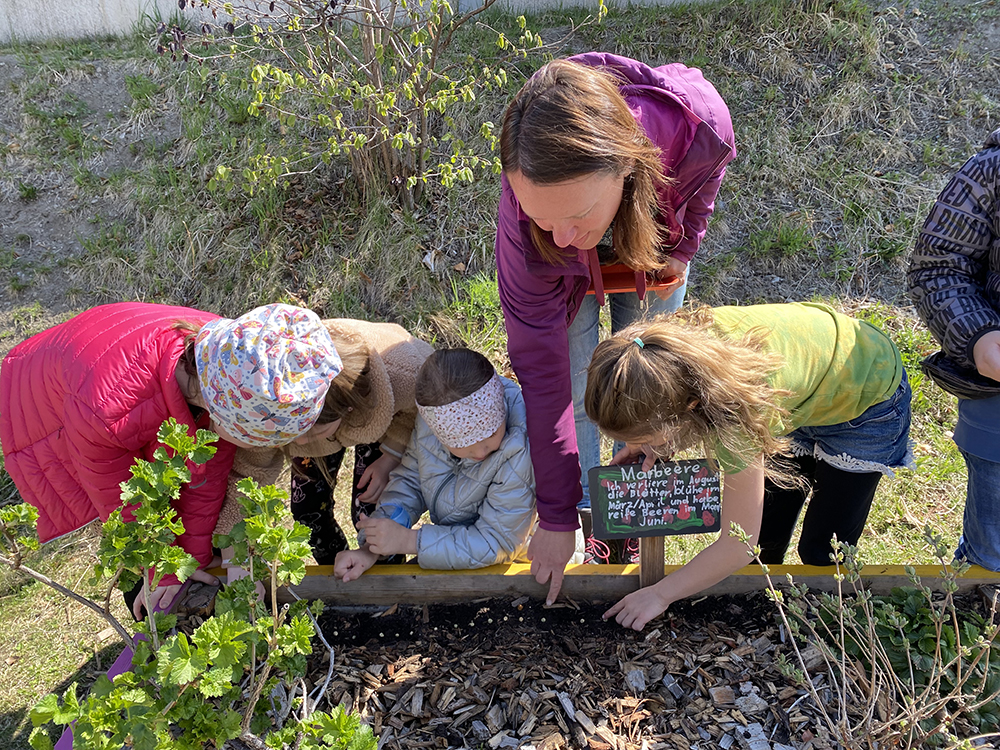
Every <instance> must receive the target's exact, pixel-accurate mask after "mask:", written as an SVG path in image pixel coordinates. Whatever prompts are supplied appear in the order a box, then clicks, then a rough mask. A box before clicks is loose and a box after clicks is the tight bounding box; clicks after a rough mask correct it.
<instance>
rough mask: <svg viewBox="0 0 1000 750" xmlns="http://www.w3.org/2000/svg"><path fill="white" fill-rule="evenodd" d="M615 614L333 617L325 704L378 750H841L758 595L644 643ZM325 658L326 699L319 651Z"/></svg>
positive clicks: (687, 616) (701, 609)
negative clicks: (788, 661) (353, 718)
mask: <svg viewBox="0 0 1000 750" xmlns="http://www.w3.org/2000/svg"><path fill="white" fill-rule="evenodd" d="M604 609H605V607H604V606H600V605H586V604H581V605H575V604H570V605H569V606H565V605H564V606H557V607H554V608H546V607H544V605H543V604H542V603H540V602H538V601H535V600H531V599H528V598H526V597H525V598H521V599H518V600H514V601H511V600H497V599H493V600H485V601H480V602H473V603H470V604H460V605H439V606H429V607H428V606H423V607H414V606H402V605H400V606H393V607H390V608H388V609H386V610H383V611H380V612H375V613H371V612H348V611H344V610H338V611H328V612H326V613H324V615H323V618H322V621H321V624H322V627H323V631H324V633H325V636H326V638H327V640H328V641H329V643H330V645H331V646H332V648H333V650H334V668H333V673H332V678H331V680H330V683H329V685H328V687H327V691H326V697H327V700H328V701H329V703H330V704H331V705H336V704H338V703H342V704H344V705H345V706H347V707H348V708H351V709H353V710H356V711H358V712H359V713H360V714H361V716H362V717H364V719H365V720H366V721H367V722H368V723H369V724H370V725H371V726H372V728H373V729H374V730H375V733H376V734H377V735H378V736H379V738H380V739H379V750H411V749H413V748H440V749H441V750H445V749H446V748H479V747H481V748H488V749H489V750H497V749H498V748H529V747H533V748H534V749H535V750H559V749H560V748H574V749H577V748H578V749H580V750H661V749H663V750H665V749H667V748H670V750H675V749H676V750H707V749H708V748H723V750H728V749H729V748H737V749H738V750H788V748H796V749H797V750H811V749H813V748H816V749H817V750H818V749H819V748H827V747H833V745H831V744H830V743H829V742H826V741H824V740H823V734H822V732H821V731H820V730H819V728H818V727H819V723H818V722H817V720H816V716H817V714H818V711H817V710H816V707H815V706H814V705H813V703H812V699H811V698H810V697H809V696H808V695H807V693H806V690H805V689H804V688H802V687H801V686H796V685H793V684H789V683H788V682H787V681H786V680H785V679H784V678H783V677H782V676H781V674H780V673H779V671H778V668H777V666H776V663H775V657H776V655H777V654H778V653H780V652H782V651H785V650H786V649H785V646H783V645H782V641H783V629H782V628H780V627H779V625H778V624H777V623H776V620H775V608H774V605H773V604H772V603H771V602H769V601H768V600H767V599H766V598H765V597H764V596H763V595H762V594H752V595H746V596H728V597H706V598H704V599H701V600H696V601H694V602H682V603H679V604H676V605H674V606H673V607H671V610H670V612H669V613H668V616H666V617H665V618H662V619H659V620H656V621H654V622H653V623H651V624H649V625H647V627H646V631H644V632H641V633H636V632H634V631H631V630H625V629H623V628H621V627H620V626H619V625H617V624H616V623H614V621H611V622H604V621H602V620H601V614H602V612H603V611H604ZM786 653H787V652H786ZM816 656H817V657H818V652H817V653H816ZM315 657H316V658H315V661H314V663H313V664H312V665H311V674H310V677H311V681H312V684H314V685H319V684H322V683H323V681H324V680H325V679H326V676H327V673H328V667H329V656H328V654H324V649H323V647H322V646H321V645H320V644H318V642H317V650H316V655H315ZM813 674H814V678H813V679H814V680H818V681H819V682H818V683H817V684H818V685H820V693H821V694H822V693H823V689H822V681H823V675H822V674H821V673H819V674H818V675H817V674H816V673H815V672H813ZM320 707H321V708H325V707H328V706H326V705H323V704H321V705H320Z"/></svg>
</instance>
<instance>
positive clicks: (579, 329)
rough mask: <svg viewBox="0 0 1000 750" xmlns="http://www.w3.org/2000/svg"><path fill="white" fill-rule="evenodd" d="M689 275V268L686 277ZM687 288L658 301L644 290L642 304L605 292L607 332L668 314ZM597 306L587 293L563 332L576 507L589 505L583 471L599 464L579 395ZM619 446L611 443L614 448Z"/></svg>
mask: <svg viewBox="0 0 1000 750" xmlns="http://www.w3.org/2000/svg"><path fill="white" fill-rule="evenodd" d="M690 277H691V273H690V271H689V272H688V278H690ZM686 291H687V280H685V282H684V284H683V285H682V286H681V287H680V288H679V289H678V290H677V291H676V292H674V293H673V294H672V295H670V297H668V298H667V299H665V300H661V299H660V298H659V297H657V296H656V293H655V292H648V293H647V294H646V299H645V300H644V304H643V303H642V302H640V301H639V295H638V293H636V292H622V293H620V294H609V295H607V300H608V304H609V305H610V306H611V333H612V334H615V333H618V332H619V331H620V330H621V329H623V328H625V327H626V326H628V325H629V324H631V323H634V322H635V321H637V320H639V319H640V318H642V317H643V316H651V315H659V314H661V313H672V312H676V311H677V310H678V309H680V306H681V305H682V304H684V293H685V292H686ZM600 310H601V307H600V305H598V304H597V297H596V296H595V295H592V294H588V295H587V296H586V297H584V299H583V304H581V305H580V311H579V312H578V313H577V315H576V318H574V319H573V323H572V324H571V325H570V327H569V330H568V331H567V333H568V335H569V366H570V377H571V379H572V384H573V417H574V419H575V420H576V445H577V448H578V449H579V451H580V469H581V470H582V472H583V476H582V481H583V499H582V500H581V501H580V504H579V506H578V507H580V508H589V507H590V491H589V487H588V482H587V472H588V471H590V470H591V469H592V468H594V467H595V466H600V465H601V436H600V434H599V433H598V431H597V425H595V424H594V423H593V422H591V421H590V420H589V419H588V418H587V412H586V411H585V410H584V408H583V394H584V393H585V392H586V390H587V366H588V365H589V364H590V358H591V357H592V356H593V354H594V349H596V348H597V343H598V341H599V334H600V325H599V324H600ZM621 447H622V445H621V444H620V443H615V450H616V451H618V450H619V449H620V448H621Z"/></svg>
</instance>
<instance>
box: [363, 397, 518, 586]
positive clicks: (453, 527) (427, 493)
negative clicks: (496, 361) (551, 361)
mask: <svg viewBox="0 0 1000 750" xmlns="http://www.w3.org/2000/svg"><path fill="white" fill-rule="evenodd" d="M501 381H503V385H504V398H505V400H506V404H507V431H506V435H505V436H504V438H503V441H502V442H501V443H500V448H499V449H497V450H496V451H495V452H494V453H492V454H490V455H489V456H487V457H486V458H485V459H484V460H483V461H473V460H471V459H467V458H466V459H461V460H460V459H457V458H455V457H454V456H452V455H451V453H449V452H448V450H447V449H446V448H445V447H444V446H443V445H442V444H441V441H440V440H438V439H437V438H436V437H435V436H434V433H433V432H431V429H430V427H428V426H427V423H426V422H425V421H424V420H423V419H421V418H420V417H417V424H416V427H415V428H414V430H413V435H412V436H411V437H410V444H409V445H408V446H407V448H406V452H405V453H404V454H403V461H402V463H401V464H400V465H399V466H397V467H396V468H395V469H394V470H393V472H392V474H390V475H389V484H388V485H387V486H386V488H385V491H384V492H383V493H382V497H381V498H380V499H379V507H378V509H377V510H376V511H375V512H374V513H373V514H372V517H373V518H389V517H390V516H391V515H392V511H393V508H392V507H390V506H398V507H401V508H403V509H404V510H405V511H406V513H407V514H408V515H409V525H410V526H413V525H414V524H415V523H416V521H417V519H419V518H420V516H421V515H422V514H423V512H424V511H425V510H426V511H429V513H430V520H431V523H430V524H426V523H425V524H424V525H423V526H421V527H420V529H419V531H418V532H417V563H418V564H419V565H420V567H421V568H430V569H435V570H464V569H470V568H483V567H486V566H487V565H494V564H496V563H506V562H512V561H513V560H516V559H518V558H523V557H524V553H525V551H526V550H527V547H528V536H529V535H530V533H531V526H532V524H533V523H534V519H535V480H534V474H533V473H532V468H531V456H530V454H529V453H528V434H527V432H526V427H525V425H526V417H525V410H524V399H523V398H522V397H521V389H520V388H518V386H517V384H516V383H514V382H513V381H510V380H507V379H506V378H501ZM358 543H359V544H363V543H364V536H363V535H359V538H358Z"/></svg>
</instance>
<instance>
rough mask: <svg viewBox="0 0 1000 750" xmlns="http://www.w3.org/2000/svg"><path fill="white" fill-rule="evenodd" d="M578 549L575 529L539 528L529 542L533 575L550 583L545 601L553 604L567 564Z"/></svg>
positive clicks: (543, 582)
mask: <svg viewBox="0 0 1000 750" xmlns="http://www.w3.org/2000/svg"><path fill="white" fill-rule="evenodd" d="M575 551H576V532H575V531H549V530H548V529H537V530H536V531H535V533H534V534H532V535H531V541H530V542H528V559H529V560H530V561H531V575H533V576H534V577H535V580H536V581H538V582H539V583H541V584H543V585H544V584H545V583H548V584H549V593H548V595H547V596H546V597H545V603H546V604H549V605H551V604H552V603H553V602H554V601H555V600H556V598H557V597H558V596H559V589H561V588H562V582H563V575H564V574H565V573H566V565H567V563H569V561H570V558H571V557H573V553H574V552H575Z"/></svg>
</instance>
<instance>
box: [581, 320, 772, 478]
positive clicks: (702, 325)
mask: <svg viewBox="0 0 1000 750" xmlns="http://www.w3.org/2000/svg"><path fill="white" fill-rule="evenodd" d="M681 321H684V322H683V323H682V322H681ZM711 322H712V311H711V309H709V308H702V309H701V310H698V311H695V312H693V313H688V314H685V315H674V316H658V317H656V318H654V319H652V320H651V321H640V322H638V323H635V324H633V325H631V326H629V327H628V328H626V329H624V330H623V331H621V332H620V333H619V334H617V335H616V336H613V337H611V338H609V339H607V340H605V341H602V342H601V343H600V344H598V346H597V348H596V349H595V350H594V356H593V359H592V360H591V362H590V366H589V367H588V369H587V390H586V393H585V394H584V407H585V408H586V410H587V416H588V417H590V419H591V420H593V421H594V422H595V423H596V424H597V426H598V427H600V429H601V430H603V431H604V432H606V433H607V434H608V435H610V436H611V437H613V438H615V439H617V440H624V441H626V442H635V441H638V440H643V441H645V440H649V439H656V440H658V441H660V443H661V444H664V445H669V446H670V449H672V450H674V451H680V450H684V449H687V448H692V447H696V446H699V445H700V446H701V447H702V448H703V449H704V451H705V455H706V456H708V457H709V459H710V460H712V461H715V460H716V452H717V448H722V449H724V450H725V451H727V452H728V453H730V454H731V455H732V456H733V457H734V458H736V459H737V460H739V461H741V462H743V463H745V464H749V463H750V462H752V461H753V460H754V459H756V458H757V457H758V456H760V455H761V454H764V455H766V456H771V455H775V454H780V453H783V452H784V451H785V450H786V449H787V444H788V441H787V440H784V439H782V438H777V437H774V436H773V435H772V430H773V428H774V425H775V423H776V422H777V420H778V419H780V418H781V416H782V415H783V414H784V413H785V412H784V410H783V409H782V408H781V406H780V404H779V403H778V399H779V398H781V397H782V396H784V395H787V391H778V390H775V389H774V388H772V387H771V386H770V384H769V382H768V378H769V376H770V375H771V374H772V373H774V372H775V371H776V370H778V369H779V368H780V367H781V366H782V363H783V360H782V358H781V357H780V356H779V355H777V354H773V353H769V352H767V351H765V350H764V348H763V342H764V340H765V337H766V331H751V332H750V333H748V334H747V335H746V336H744V337H743V339H742V340H739V341H736V340H727V339H721V338H718V337H717V336H715V335H714V334H713V333H712V331H711ZM636 339H638V340H639V341H641V342H642V345H641V346H640V344H639V343H638V342H637V341H636ZM778 473H779V474H780V473H781V472H780V470H778Z"/></svg>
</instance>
